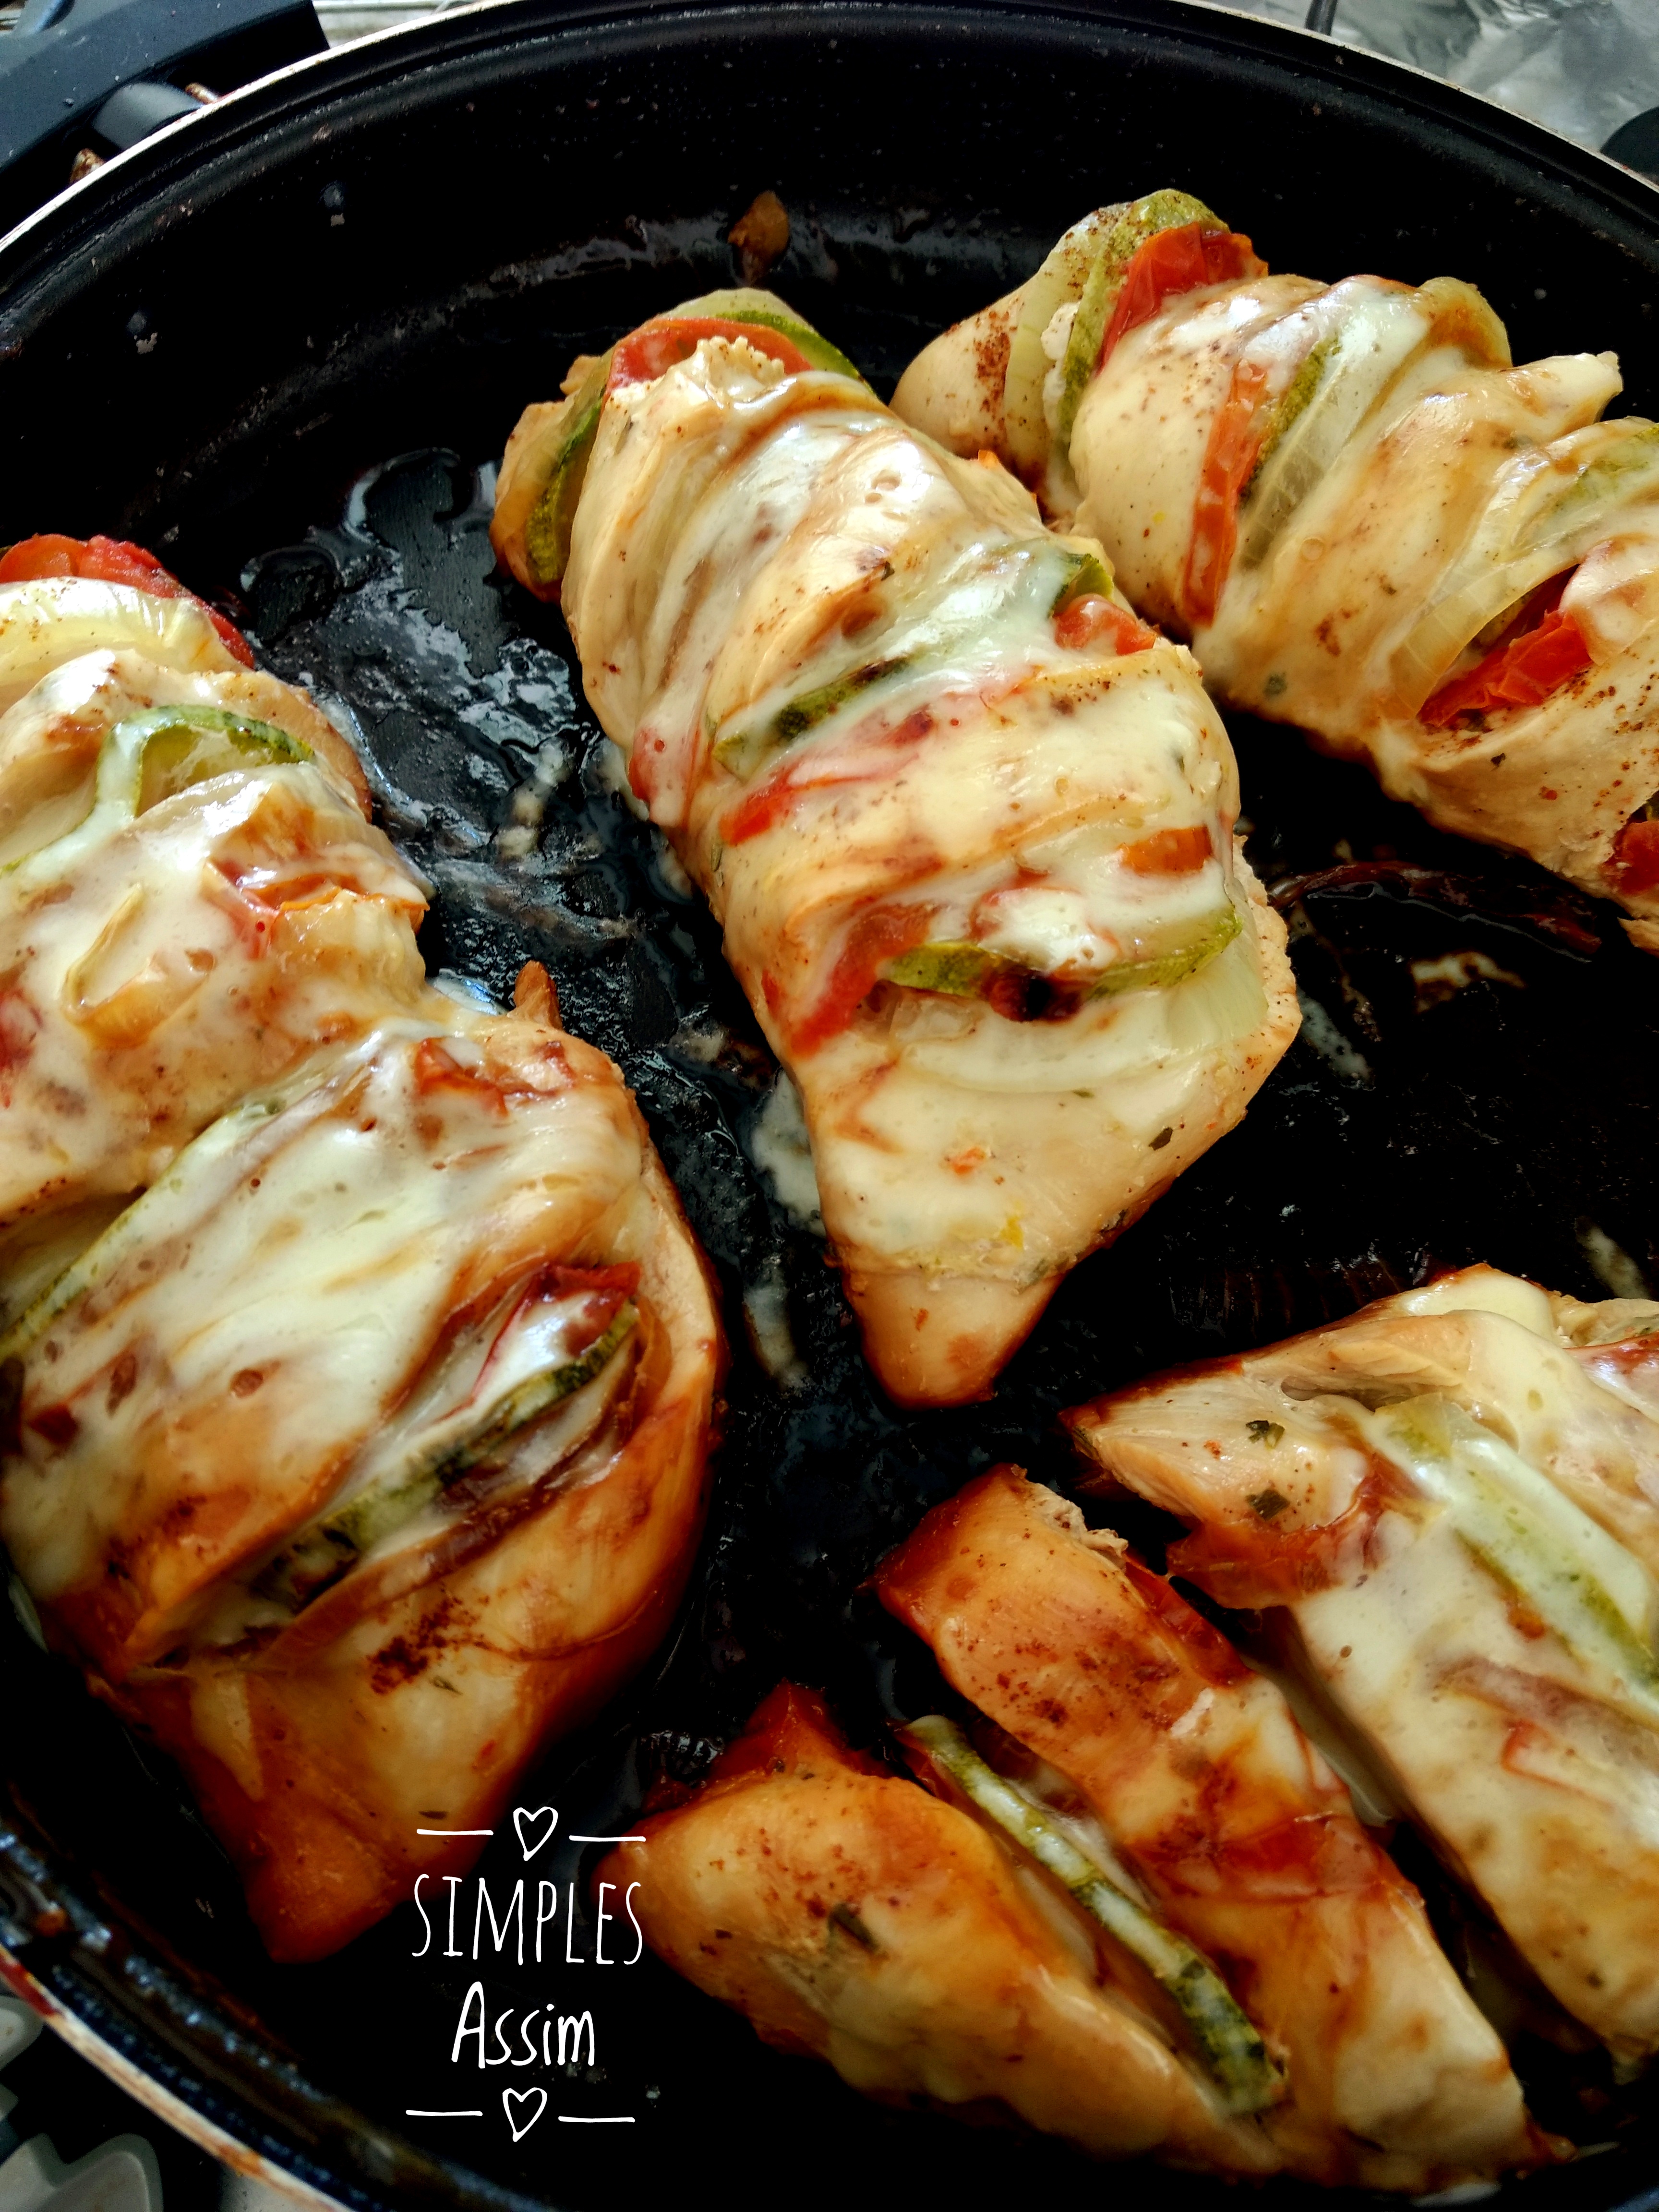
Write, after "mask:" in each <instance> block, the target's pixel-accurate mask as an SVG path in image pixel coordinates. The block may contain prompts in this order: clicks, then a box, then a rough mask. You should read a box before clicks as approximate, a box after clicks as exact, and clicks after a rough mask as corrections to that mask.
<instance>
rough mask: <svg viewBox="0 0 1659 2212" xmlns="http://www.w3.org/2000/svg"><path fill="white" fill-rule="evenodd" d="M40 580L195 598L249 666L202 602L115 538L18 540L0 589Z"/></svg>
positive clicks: (1, 559)
mask: <svg viewBox="0 0 1659 2212" xmlns="http://www.w3.org/2000/svg"><path fill="white" fill-rule="evenodd" d="M40 576H83V577H86V578H87V579H88V580H89V581H91V582H93V583H99V584H126V585H130V586H131V587H132V589H133V590H135V591H139V592H149V594H150V596H151V598H152V599H196V594H195V592H187V591H186V590H185V587H184V586H183V585H182V584H181V583H180V582H179V579H178V578H177V577H176V576H175V575H174V574H173V572H172V570H171V569H170V568H163V567H162V566H161V562H159V561H158V560H157V559H156V557H155V555H154V554H153V553H146V552H145V550H144V549H143V546H142V545H130V544H127V543H126V542H125V539H123V538H61V537H58V536H56V535H47V536H44V537H40V538H20V539H19V541H18V543H17V544H15V545H14V546H12V547H11V548H10V549H9V551H7V552H6V553H5V554H4V555H3V556H0V584H28V583H33V581H34V580H35V579H36V578H37V577H40ZM196 604H197V606H198V607H200V608H201V610H202V612H203V613H204V615H205V616H206V617H207V618H208V620H209V621H210V623H212V624H213V627H214V628H215V629H216V630H217V631H218V633H219V635H220V636H221V637H222V639H223V640H224V641H225V644H226V646H227V647H228V648H229V650H230V651H231V652H232V653H234V654H235V656H236V658H237V659H238V660H240V662H241V663H242V665H243V666H244V667H245V668H252V665H253V650H252V647H251V646H250V645H249V643H248V641H247V640H246V638H245V637H244V636H243V635H242V633H241V632H240V630H239V629H237V628H236V627H235V625H234V623H229V622H227V621H226V619H225V617H224V616H223V615H222V614H219V613H217V612H216V611H215V610H214V609H213V608H212V607H210V606H209V605H207V604H206V602H205V601H204V600H202V599H196Z"/></svg>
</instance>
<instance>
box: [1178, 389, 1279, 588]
mask: <svg viewBox="0 0 1659 2212" xmlns="http://www.w3.org/2000/svg"><path fill="white" fill-rule="evenodd" d="M1266 394H1267V365H1266V364H1265V362H1258V361H1241V362H1239V363H1238V365H1237V368H1235V369H1234V370H1233V380H1232V384H1231V387H1230V389H1229V391H1228V393H1227V397H1226V398H1225V400H1224V401H1223V403H1222V405H1221V410H1220V412H1219V413H1218V415H1217V416H1216V418H1215V420H1214V422H1212V424H1211V425H1210V441H1209V443H1208V445H1207V446H1206V447H1205V449H1204V466H1203V469H1202V470H1201V471H1200V476H1199V479H1198V497H1197V499H1196V500H1195V501H1194V503H1193V534H1192V538H1191V540H1190V542H1189V543H1188V547H1187V568H1186V573H1185V574H1184V575H1183V577H1182V603H1183V605H1184V608H1185V611H1186V615H1187V619H1188V622H1190V623H1194V625H1196V624H1198V623H1207V622H1213V621H1214V619H1215V611H1216V606H1217V604H1218V601H1219V599H1220V598H1221V592H1222V586H1224V585H1225V582H1226V580H1227V571H1228V570H1229V569H1230V568H1231V567H1232V564H1233V552H1234V549H1235V548H1236V547H1237V544H1238V501H1239V495H1240V494H1241V493H1242V492H1243V489H1244V487H1245V485H1246V484H1247V483H1249V480H1250V475H1251V471H1253V470H1254V469H1255V464H1256V457H1257V455H1258V454H1259V453H1261V441H1262V438H1263V437H1264V436H1265V435H1266V431H1267V423H1266V421H1265V419H1264V416H1265V413H1266V410H1264V409H1263V407H1262V404H1261V403H1262V400H1263V398H1265V397H1266Z"/></svg>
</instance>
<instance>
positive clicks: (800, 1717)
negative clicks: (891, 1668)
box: [599, 1684, 1281, 2174]
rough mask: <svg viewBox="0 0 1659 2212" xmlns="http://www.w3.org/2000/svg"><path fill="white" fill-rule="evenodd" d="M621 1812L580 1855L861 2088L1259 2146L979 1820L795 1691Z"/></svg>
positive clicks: (1243, 2119)
mask: <svg viewBox="0 0 1659 2212" xmlns="http://www.w3.org/2000/svg"><path fill="white" fill-rule="evenodd" d="M639 1826H640V1829H641V1833H642V1835H643V1838H644V1840H643V1841H642V1842H638V1843H629V1844H623V1845H622V1846H621V1847H620V1849H618V1850H616V1851H614V1852H612V1853H611V1855H610V1856H609V1857H607V1858H606V1859H605V1862H604V1863H603V1864H602V1865H601V1867H600V1869H599V1875H600V1876H601V1877H602V1878H603V1879H604V1880H605V1881H613V1882H616V1883H618V1884H620V1885H622V1886H623V1887H624V1888H626V1889H628V1890H629V1909H630V1910H631V1911H633V1913H634V1915H635V1918H636V1919H637V1920H638V1922H639V1924H640V1926H641V1929H643V1931H644V1934H645V1938H646V1941H647V1942H648V1943H649V1944H650V1945H651V1947H652V1948H653V1950H654V1951H656V1952H657V1953H658V1954H659V1955H660V1956H661V1957H662V1958H664V1959H665V1960H667V1962H668V1964H669V1965H670V1966H673V1967H675V1968H676V1969H677V1970H678V1972H681V1973H683V1974H684V1975H685V1976H686V1977H687V1978H689V1979H690V1980H691V1981H693V1982H695V1983H696V1985H697V1986H698V1988H699V1989H702V1990H707V1991H708V1994H709V1995H710V1996H714V1997H718V1998H720V2001H721V2002H723V2003H726V2004H729V2005H732V2006H733V2007H735V2008H737V2009H738V2011H740V2012H742V2013H743V2014H744V2015H745V2016H746V2017H747V2018H748V2019H749V2020H750V2021H751V2022H752V2023H753V2025H754V2027H755V2029H756V2031H757V2033H758V2034H759V2035H760V2036H761V2038H762V2039H763V2041H765V2042H767V2043H769V2044H772V2045H775V2047H776V2048H778V2049H780V2050H782V2051H796V2052H799V2053H802V2054H804V2055H808V2056H811V2057H819V2058H826V2059H828V2060H829V2063H830V2064H831V2065H832V2066H833V2067H834V2068H835V2069H836V2072H837V2073H838V2074H839V2075H841V2077H842V2080H843V2081H847V2082H848V2083H850V2085H851V2086H852V2087H854V2088H855V2089H860V2090H862V2091H864V2092H865V2093H866V2094H867V2095H872V2096H878V2097H883V2098H914V2097H921V2098H927V2099H928V2100H931V2101H933V2103H936V2104H939V2105H941V2106H945V2107H946V2108H947V2109H948V2108H949V2107H951V2106H968V2107H969V2108H972V2107H974V2106H977V2105H980V2104H981V2103H982V2102H984V2101H985V2100H994V2102H996V2103H997V2104H1000V2105H1001V2106H1005V2107H1006V2108H1007V2109H1009V2110H1011V2111H1012V2112H1014V2113H1016V2114H1018V2117H1019V2118H1021V2119H1023V2120H1024V2121H1025V2122H1027V2123H1028V2124H1030V2126H1032V2127H1035V2128H1039V2129H1042V2130H1044V2131H1045V2132H1046V2133H1048V2134H1051V2135H1058V2136H1064V2137H1066V2140H1067V2141H1069V2142H1073V2143H1075V2144H1077V2145H1078V2146H1079V2148H1081V2149H1083V2150H1085V2151H1088V2152H1091V2154H1094V2155H1095V2156H1097V2157H1102V2158H1124V2157H1132V2156H1134V2155H1135V2154H1139V2153H1142V2152H1147V2153H1152V2154H1157V2155H1159V2156H1162V2157H1165V2158H1168V2159H1171V2160H1175V2161H1176V2162H1178V2163H1179V2164H1181V2165H1182V2166H1199V2167H1203V2168H1206V2169H1208V2170H1210V2171H1212V2172H1222V2173H1249V2174H1262V2173H1270V2172H1273V2171H1274V2170H1275V2169H1276V2168H1277V2167H1278V2166H1279V2165H1280V2163H1281V2160H1280V2157H1279V2153H1278V2152H1277V2151H1276V2149H1275V2148H1274V2146H1273V2142H1271V2140H1270V2139H1269V2138H1268V2137H1267V2135H1265V2134H1264V2133H1263V2131H1262V2130H1261V2127H1260V2126H1259V2125H1258V2124H1257V2123H1256V2121H1255V2119H1254V2118H1252V2117H1251V2116H1250V2115H1249V2114H1248V2113H1239V2112H1234V2111H1231V2110H1230V2109H1229V2107H1228V2104H1227V2101H1226V2100H1225V2098H1224V2097H1223V2096H1222V2095H1221V2094H1220V2093H1218V2091H1217V2089H1216V2088H1215V2087H1214V2086H1213V2084H1212V2082H1211V2081H1210V2080H1209V2079H1208V2077H1207V2076H1206V2075H1205V2073H1204V2071H1203V2069H1201V2068H1200V2067H1199V2066H1198V2065H1196V2064H1195V2063H1193V2061H1192V2060H1191V2059H1190V2057H1188V2056H1187V2054H1185V2053H1184V2052H1183V2051H1181V2050H1180V2049H1178V2048H1177V2047H1176V2044H1175V2041H1174V2039H1172V2038H1171V2035H1170V2032H1169V2030H1168V2028H1167V2027H1166V2025H1165V2023H1164V2021H1162V2020H1161V2019H1160V2018H1159V2016H1158V2013H1157V2011H1156V2010H1155V2008H1153V2006H1152V2004H1151V2003H1149V2002H1147V2000H1146V1996H1145V1995H1144V1993H1143V1991H1142V1990H1141V1988H1140V1987H1139V1984H1138V1982H1137V1981H1136V1980H1134V1979H1133V1978H1131V1976H1130V1974H1129V1972H1128V1971H1127V1969H1126V1970H1125V1971H1124V1972H1122V1973H1121V1974H1120V1975H1117V1976H1115V1975H1114V1974H1113V1972H1111V1971H1110V1969H1109V1968H1108V1967H1105V1966H1103V1965H1102V1964H1101V1962H1100V1961H1099V1960H1097V1956H1096V1955H1095V1950H1094V1946H1093V1943H1092V1942H1091V1939H1090V1937H1089V1936H1088V1935H1087V1933H1086V1931H1085V1929H1083V1927H1082V1926H1081V1925H1080V1924H1079V1926H1078V1927H1076V1928H1074V1927H1073V1925H1071V1924H1070V1922H1069V1921H1068V1919H1067V1917H1066V1907H1065V1906H1064V1905H1059V1904H1057V1903H1056V1901H1055V1900H1054V1898H1052V1897H1051V1896H1050V1895H1049V1894H1048V1892H1047V1891H1046V1890H1044V1889H1042V1887H1040V1886H1039V1883H1038V1881H1037V1878H1036V1877H1033V1876H1031V1875H1029V1874H1028V1872H1027V1871H1026V1869H1025V1868H1024V1866H1023V1865H1022V1864H1021V1863H1019V1862H1018V1860H1017V1859H1016V1857H1015V1856H1014V1855H1013V1851H1012V1846H1011V1845H1009V1844H1007V1843H1006V1840H1005V1839H1004V1838H1002V1835H1001V1832H1000V1831H998V1830H997V1829H996V1828H995V1826H994V1825H987V1824H986V1823H984V1822H982V1821H981V1820H978V1819H976V1818H975V1817H974V1816H973V1814H971V1813H969V1811H966V1810H964V1809H963V1808H961V1807H960V1806H958V1805H956V1804H953V1803H949V1802H943V1801H942V1800H941V1799H940V1798H939V1797H938V1796H933V1795H930V1794H929V1793H928V1792H927V1790H921V1789H919V1788H918V1787H917V1786H916V1784H915V1783H913V1782H910V1781H908V1780H906V1779H905V1778H903V1777H902V1776H901V1775H898V1774H896V1773H895V1772H893V1771H892V1770H891V1769H890V1768H888V1767H885V1766H883V1765H880V1764H879V1763H878V1761H876V1760H874V1759H869V1758H866V1757H865V1756H863V1755H862V1754H860V1753H857V1752H854V1751H850V1750H849V1749H848V1747H847V1745H846V1743H845V1742H844V1741H843V1740H842V1737H841V1735H840V1734H839V1732H838V1731H837V1730H836V1727H835V1725H834V1723H832V1722H831V1720H830V1719H829V1715H828V1714H827V1713H826V1712H825V1711H824V1710H823V1704H822V1701H821V1700H820V1699H818V1698H817V1696H816V1695H815V1694H814V1693H813V1692H811V1691H808V1690H801V1689H798V1688H795V1687H793V1686H791V1685H788V1684H785V1685H784V1686H782V1687H781V1688H780V1689H779V1690H777V1691H776V1692H774V1694H773V1695H772V1697H770V1698H769V1699H768V1700H767V1701H766V1703H765V1704H764V1705H763V1706H762V1707H761V1709H760V1711H758V1712H757V1714H756V1715H755V1717H754V1718H753V1720H751V1721H750V1724H749V1729H748V1731H747V1733H746V1734H745V1735H743V1736H741V1737H740V1738H739V1739H738V1741H737V1742H736V1743H734V1744H733V1745H732V1747H731V1748H730V1749H729V1750H728V1751H727V1752H726V1753H725V1754H724V1755H723V1757H722V1758H721V1759H720V1760H719V1761H718V1762H717V1763H716V1765H715V1766H714V1769H713V1771H712V1773H711V1776H710V1778H709V1780H708V1782H707V1783H706V1784H704V1785H703V1786H702V1788H701V1789H699V1790H696V1792H695V1793H694V1794H693V1795H692V1796H690V1799H689V1802H685V1803H684V1804H682V1805H680V1806H678V1807H677V1808H675V1809H673V1810H672V1811H668V1812H659V1813H656V1814H650V1815H647V1818H646V1819H645V1820H642V1821H641V1822H640V1823H639ZM631 1885H637V1887H630V1886H631Z"/></svg>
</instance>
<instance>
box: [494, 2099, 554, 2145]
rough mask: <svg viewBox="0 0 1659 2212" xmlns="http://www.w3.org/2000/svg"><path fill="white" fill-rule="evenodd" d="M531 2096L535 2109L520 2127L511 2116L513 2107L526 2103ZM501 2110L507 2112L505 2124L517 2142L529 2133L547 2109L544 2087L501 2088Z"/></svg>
mask: <svg viewBox="0 0 1659 2212" xmlns="http://www.w3.org/2000/svg"><path fill="white" fill-rule="evenodd" d="M532 2097H533V2098H534V2099H535V2100H536V2109H535V2111H534V2112H532V2114H531V2115H530V2118H528V2119H527V2120H526V2122H525V2124H524V2125H523V2126H522V2127H520V2125H519V2123H518V2122H517V2121H516V2120H515V2119H514V2118H513V2106H515V2105H527V2104H528V2103H529V2102H530V2100H531V2099H532ZM501 2110H502V2111H503V2112H505V2113H506V2114H507V2125H508V2127H510V2128H511V2129H512V2130H513V2142H519V2141H520V2140H521V2138H522V2137H524V2136H527V2135H528V2134H529V2133H530V2130H532V2128H533V2127H534V2126H535V2124H536V2123H537V2121H538V2119H540V2118H541V2116H542V2114H543V2113H544V2112H545V2111H546V2110H547V2092H546V2090H545V2089H503V2090H502V2092H501Z"/></svg>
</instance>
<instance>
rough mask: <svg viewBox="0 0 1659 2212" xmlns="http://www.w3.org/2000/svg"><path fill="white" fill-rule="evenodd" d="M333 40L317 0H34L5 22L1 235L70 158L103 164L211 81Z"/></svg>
mask: <svg viewBox="0 0 1659 2212" xmlns="http://www.w3.org/2000/svg"><path fill="white" fill-rule="evenodd" d="M326 43H327V41H326V40H325V39H324V37H323V33H322V28H321V26H320V25H319V22H318V21H317V17H316V14H315V11H314V10H313V8H312V6H311V0H168V4H167V6H166V7H158V6H157V5H156V4H155V0H26V4H25V6H24V8H23V11H22V13H21V15H20V16H18V18H17V19H16V21H15V24H14V26H13V27H12V28H11V30H10V31H9V32H3V33H0V234H3V233H4V232H5V231H7V230H9V229H10V228H12V226H13V225H14V224H15V223H16V222H21V220H22V219H23V217H24V216H27V215H28V214H30V213H32V212H33V210H34V209H35V208H37V207H38V206H40V204H41V202H42V201H44V200H47V199H50V198H51V197H52V194H53V193H54V192H58V191H62V190H63V188H64V185H66V184H67V183H68V182H69V181H70V167H71V164H72V163H76V162H77V161H78V165H79V169H80V170H81V171H82V172H84V170H85V169H86V168H88V167H95V166H96V163H97V159H98V157H99V156H100V155H108V154H111V153H114V152H117V151H118V150H119V149H122V148H123V147H126V146H131V145H134V144H136V143H137V141H138V140H139V139H140V138H142V137H148V136H149V132H150V131H155V130H159V129H160V128H161V125H162V124H163V123H168V122H171V121H172V120H173V117H174V116H176V115H183V114H187V113H188V112H190V110H191V108H192V107H194V106H197V93H199V92H200V91H201V90H203V89H204V88H206V87H208V86H211V87H212V88H213V90H214V91H215V92H228V91H229V90H230V89H231V88H232V87H233V86H235V85H239V84H246V82H248V81H249V80H250V78H252V77H256V76H265V75H266V74H267V73H268V72H269V71H270V70H274V69H281V68H283V66H284V65H285V64H287V63H289V62H296V61H301V60H303V59H304V58H305V57H306V56H307V54H315V53H320V52H323V50H324V48H325V45H326ZM186 88H194V89H191V90H187V89H186Z"/></svg>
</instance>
